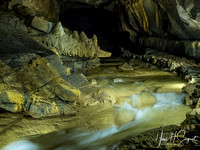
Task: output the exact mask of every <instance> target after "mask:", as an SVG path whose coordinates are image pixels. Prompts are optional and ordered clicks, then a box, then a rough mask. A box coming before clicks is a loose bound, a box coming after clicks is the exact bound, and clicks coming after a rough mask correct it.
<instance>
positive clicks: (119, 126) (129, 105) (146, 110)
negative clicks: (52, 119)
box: [3, 60, 191, 150]
mask: <svg viewBox="0 0 200 150" xmlns="http://www.w3.org/2000/svg"><path fill="white" fill-rule="evenodd" d="M123 63H124V62H121V61H113V60H107V62H105V61H104V62H102V65H101V66H100V67H99V68H96V69H93V70H90V71H87V72H85V73H84V74H85V75H86V76H87V78H88V79H89V80H93V81H94V80H95V81H96V83H97V86H99V87H101V88H103V89H104V90H105V91H107V92H108V93H109V94H111V95H112V96H114V97H115V99H116V103H115V104H112V105H111V107H112V110H113V111H110V113H112V115H110V114H106V115H105V116H109V115H110V116H111V117H108V119H106V122H107V124H109V125H108V126H107V128H102V129H99V128H97V129H96V130H95V126H98V125H99V124H101V123H102V122H101V121H102V120H101V119H99V120H98V119H97V118H98V117H99V116H96V117H95V115H93V118H90V120H94V122H95V123H93V124H92V125H91V128H92V129H91V128H90V126H89V127H88V128H87V129H84V128H83V129H75V130H73V131H71V132H69V133H67V134H66V132H57V133H54V134H53V135H51V134H50V135H46V136H43V138H41V137H40V138H38V139H37V138H36V139H34V140H31V141H32V142H30V141H29V140H22V141H18V142H15V143H12V144H10V145H8V146H7V147H5V148H4V149H3V150H10V149H16V150H17V148H18V149H20V150H23V149H26V150H28V149H30V150H33V149H34V150H38V149H55V150H85V149H88V150H89V149H95V150H104V149H105V150H107V149H114V147H115V145H117V144H118V143H119V142H120V141H121V140H122V139H124V138H127V137H129V136H133V135H137V134H139V133H141V132H143V131H145V130H149V129H153V128H157V127H160V126H166V125H172V124H173V125H180V123H181V122H182V121H183V120H184V119H185V115H186V112H189V111H190V110H191V109H190V108H189V107H188V106H186V105H185V104H184V93H182V88H183V87H184V86H185V84H186V81H185V80H182V79H181V78H180V77H178V76H177V75H176V74H172V73H169V72H166V71H161V70H159V69H158V68H156V67H155V66H151V65H149V64H146V63H143V62H140V61H134V62H132V65H133V70H127V71H126V70H121V69H119V66H120V65H122V64H123ZM109 108H110V107H109ZM96 111H98V110H95V109H93V111H91V112H90V113H93V114H95V113H96ZM86 115H88V114H86ZM102 115H103V113H102ZM104 121H105V120H104ZM44 139H45V140H46V141H47V142H44V143H45V144H44V145H43V144H41V143H42V142H38V141H41V140H44ZM52 141H53V142H54V143H52ZM33 143H40V144H33ZM48 144H49V146H47V145H48ZM51 145H53V146H51Z"/></svg>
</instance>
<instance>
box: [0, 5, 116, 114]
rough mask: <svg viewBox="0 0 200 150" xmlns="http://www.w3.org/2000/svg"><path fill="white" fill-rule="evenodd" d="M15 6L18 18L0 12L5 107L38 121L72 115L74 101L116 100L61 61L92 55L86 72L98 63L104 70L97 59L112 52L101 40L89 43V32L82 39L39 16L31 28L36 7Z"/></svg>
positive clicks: (0, 97) (0, 102)
mask: <svg viewBox="0 0 200 150" xmlns="http://www.w3.org/2000/svg"><path fill="white" fill-rule="evenodd" d="M14 8H15V13H17V12H18V13H17V14H15V13H13V12H9V11H3V10H0V14H1V17H0V32H1V35H0V44H1V46H0V49H1V55H0V56H1V61H0V66H1V70H0V72H1V80H0V84H1V86H0V87H1V88H0V108H1V109H4V110H7V111H10V112H14V113H16V112H25V113H26V114H28V115H31V116H32V117H36V118H38V117H46V116H58V115H67V114H72V113H74V111H73V110H72V108H71V106H70V105H71V104H72V103H74V104H76V103H78V104H80V105H82V104H83V105H88V104H92V103H97V102H99V103H106V102H110V103H114V102H115V100H114V98H109V94H106V92H104V91H102V90H101V89H99V88H96V87H95V85H92V84H91V83H90V82H89V81H88V80H87V79H86V78H85V76H84V75H81V76H80V75H79V74H75V75H74V74H71V73H70V68H69V67H68V66H67V67H66V66H64V65H63V62H62V60H61V59H62V58H64V59H66V58H68V60H69V61H70V60H71V59H73V58H71V57H70V56H72V55H73V56H74V57H79V59H82V58H84V57H85V59H86V58H87V57H88V58H87V59H88V61H87V66H85V68H87V67H89V66H90V67H91V66H93V64H92V61H93V62H94V63H95V65H94V66H98V63H99V62H98V61H99V60H98V58H97V57H104V56H110V55H111V53H108V52H104V51H102V50H100V48H99V46H98V44H97V37H95V36H94V37H93V38H92V39H88V38H87V37H86V35H85V34H84V32H82V33H81V34H80V35H79V34H76V32H74V33H72V32H71V31H69V30H67V29H64V28H63V27H62V25H61V23H57V24H55V26H54V24H53V23H51V22H49V21H46V20H44V19H42V18H40V17H38V16H33V17H32V18H31V20H29V22H30V24H26V25H27V26H25V24H24V23H26V22H27V18H26V17H27V16H28V18H30V17H31V15H33V14H32V9H29V8H27V7H25V6H23V5H20V4H17V5H14V6H13V9H14ZM23 10H25V11H23ZM15 15H18V16H19V18H18V17H16V16H15ZM53 26H54V28H53ZM52 29H53V30H52ZM42 34H43V35H42ZM37 41H39V42H37ZM40 43H41V44H40ZM90 58H92V59H90ZM94 59H95V60H97V63H96V62H95V61H94ZM75 60H76V59H75ZM74 63H75V62H74ZM90 63H91V64H90ZM83 64H84V63H83ZM75 66H76V65H75V64H74V67H75ZM83 68H84V67H80V68H79V69H83ZM74 70H75V69H74ZM72 81H73V82H72ZM77 81H79V82H77ZM86 89H87V90H86ZM89 89H92V90H89ZM97 91H101V92H97ZM103 93H104V94H103ZM86 95H88V96H87V97H86ZM89 95H90V96H89Z"/></svg>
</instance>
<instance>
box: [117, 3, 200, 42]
mask: <svg viewBox="0 0 200 150" xmlns="http://www.w3.org/2000/svg"><path fill="white" fill-rule="evenodd" d="M118 5H120V7H121V8H122V9H121V10H120V14H121V15H120V17H121V20H124V21H123V22H122V23H123V24H122V25H123V29H124V30H127V31H129V32H130V34H131V35H133V36H136V35H139V36H141V35H144V36H158V37H167V38H177V39H195V40H196V39H200V34H199V33H200V30H199V29H200V26H199V25H200V20H199V16H198V15H199V14H200V10H199V7H200V2H199V1H197V0H193V1H190V0H184V1H182V0H162V1H158V0H132V1H131V0H120V2H119V4H118Z"/></svg>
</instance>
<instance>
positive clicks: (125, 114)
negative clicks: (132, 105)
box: [114, 108, 135, 126]
mask: <svg viewBox="0 0 200 150" xmlns="http://www.w3.org/2000/svg"><path fill="white" fill-rule="evenodd" d="M134 119H135V112H134V111H132V110H128V109H125V108H120V109H119V110H117V112H116V114H115V119H114V123H115V124H116V125H117V126H122V125H123V124H125V123H128V122H130V121H133V120H134Z"/></svg>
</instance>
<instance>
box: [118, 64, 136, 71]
mask: <svg viewBox="0 0 200 150" xmlns="http://www.w3.org/2000/svg"><path fill="white" fill-rule="evenodd" d="M119 69H121V70H134V68H133V66H132V65H130V64H128V63H124V64H123V65H121V66H119Z"/></svg>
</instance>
